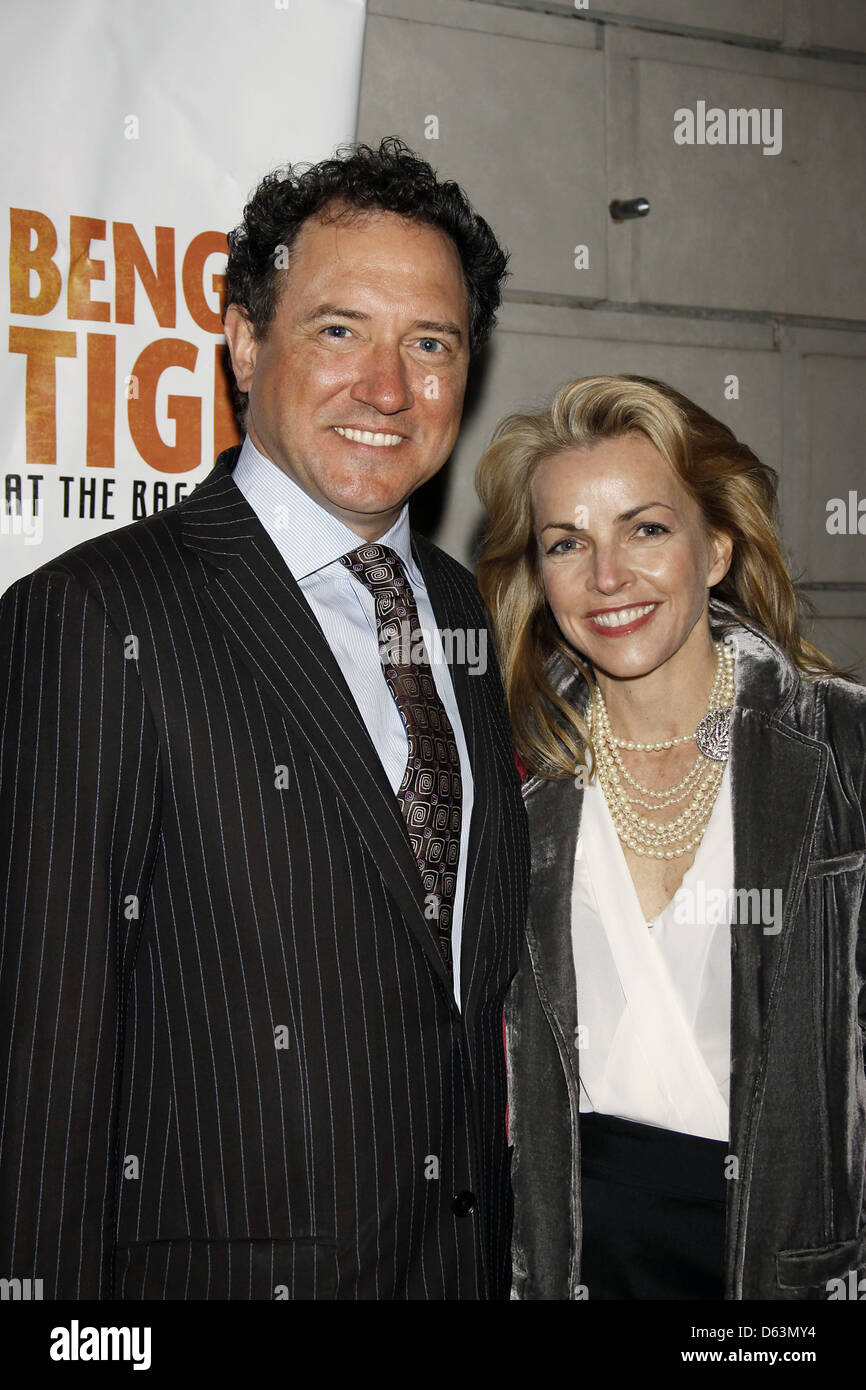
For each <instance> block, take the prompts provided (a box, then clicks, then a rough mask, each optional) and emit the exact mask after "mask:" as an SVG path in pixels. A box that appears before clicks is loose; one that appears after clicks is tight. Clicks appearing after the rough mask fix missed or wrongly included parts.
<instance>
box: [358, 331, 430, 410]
mask: <svg viewBox="0 0 866 1390" xmlns="http://www.w3.org/2000/svg"><path fill="white" fill-rule="evenodd" d="M349 395H350V396H351V398H352V400H353V401H357V402H358V404H359V405H369V406H372V408H373V409H374V410H378V412H379V414H380V415H395V414H396V413H397V412H398V411H400V410H411V408H412V406H413V405H414V404H415V396H414V394H413V392H412V389H411V387H410V385H409V373H408V370H407V364H406V362H405V361H404V360H403V357H402V355H401V353H400V349H399V348H398V347H385V346H380V347H375V346H371V348H370V351H369V353H367V354H365V356H364V361H363V366H361V368H360V370H359V372H358V376H357V379H356V381H355V383H354V385H353V386H352V389H351V391H350V392H349Z"/></svg>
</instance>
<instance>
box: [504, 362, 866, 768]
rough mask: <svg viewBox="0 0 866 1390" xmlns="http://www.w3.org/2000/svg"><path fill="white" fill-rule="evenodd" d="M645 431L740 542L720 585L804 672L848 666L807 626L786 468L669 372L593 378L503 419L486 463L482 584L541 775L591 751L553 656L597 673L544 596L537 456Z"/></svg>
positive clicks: (510, 692) (710, 514) (714, 524)
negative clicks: (557, 681) (552, 674)
mask: <svg viewBox="0 0 866 1390" xmlns="http://www.w3.org/2000/svg"><path fill="white" fill-rule="evenodd" d="M636 433H638V434H643V435H645V436H646V438H647V439H649V441H650V443H652V444H653V445H654V446H655V448H656V449H658V451H659V453H660V454H661V455H662V457H663V458H664V459H666V460H667V462H668V463H669V464H670V466H671V468H673V470H674V472H675V473H676V474H677V476H678V478H679V480H680V482H681V483H682V484H683V486H684V487H685V489H686V491H687V492H688V493H689V494H690V496H691V497H693V498H694V500H695V501H696V502H697V503H698V506H699V507H700V509H701V514H702V516H703V520H704V524H705V526H706V528H707V530H715V531H721V532H723V533H724V534H726V535H728V536H730V537H731V539H732V540H733V543H734V544H733V553H732V557H731V564H730V568H729V570H728V573H727V574H726V575H725V577H724V579H722V580H721V581H720V582H719V583H718V584H717V585H715V586H714V589H713V596H714V597H716V598H719V599H722V600H723V601H724V602H725V603H727V604H728V605H729V606H730V608H732V609H733V610H734V612H735V614H736V615H737V616H739V617H741V618H744V619H745V620H746V621H748V622H751V623H753V624H754V625H755V626H757V627H760V628H762V629H763V631H764V632H766V633H768V635H769V636H770V637H772V638H773V639H774V640H775V641H776V642H777V643H778V644H779V646H780V647H782V648H783V649H784V650H785V651H786V652H787V653H788V654H789V655H790V657H791V658H792V660H793V661H794V663H795V664H796V666H797V668H798V669H799V670H800V671H801V673H802V674H803V675H804V676H807V677H809V678H811V679H815V678H817V677H820V676H839V675H846V674H848V673H846V672H844V671H842V670H840V668H839V667H837V666H835V665H834V664H833V662H832V661H830V660H829V658H828V657H826V656H825V655H824V654H823V652H820V651H819V650H818V648H817V647H814V646H813V645H812V643H811V642H809V641H807V639H806V638H805V637H804V636H803V633H802V626H803V621H804V617H805V616H806V612H807V610H806V605H805V603H804V601H803V599H802V597H801V595H800V594H799V593H798V591H797V589H796V587H795V585H794V583H793V580H792V579H791V576H790V574H789V572H788V567H787V565H786V563H785V559H784V555H783V552H782V546H781V542H780V539H779V533H778V530H777V526H776V492H777V475H776V472H775V470H774V469H772V468H770V467H769V465H768V464H765V463H761V461H760V459H758V458H757V457H756V455H755V454H754V453H753V452H752V450H751V449H750V448H749V447H748V445H746V444H741V443H740V441H739V440H738V439H737V438H736V436H735V435H734V434H733V433H732V431H731V430H729V429H728V427H727V425H723V424H722V423H721V421H719V420H716V419H714V417H713V416H712V415H710V414H708V413H707V411H705V410H702V409H701V407H700V406H698V405H695V403H694V402H693V401H690V400H689V399H688V398H687V397H686V396H683V395H681V394H680V392H679V391H675V390H674V389H673V388H672V387H671V386H667V385H666V384H665V383H664V382H661V381H655V380H653V379H652V378H651V377H641V376H589V377H581V378H580V379H579V380H577V381H572V382H570V383H569V384H568V385H567V386H563V387H562V388H561V390H559V391H558V392H557V393H556V395H555V396H554V398H553V400H552V402H551V404H550V406H549V408H548V409H546V410H541V411H539V412H538V413H536V414H514V415H508V416H506V418H505V419H504V420H502V421H500V423H499V425H497V427H496V429H495V431H494V433H493V438H492V440H491V442H490V445H489V447H488V448H487V449H486V450H485V452H484V454H483V456H482V458H481V460H480V462H479V464H478V471H477V475H476V487H477V490H478V495H479V497H480V498H481V501H482V502H483V504H484V506H485V508H486V509H487V512H488V515H489V518H490V524H489V528H488V531H487V535H486V539H485V541H484V546H483V549H482V553H481V559H480V561H479V565H478V584H479V587H480V589H481V593H482V595H483V597H484V600H485V602H486V604H487V606H488V608H489V609H490V612H491V615H492V617H493V623H494V628H495V631H496V641H497V647H498V649H499V655H500V661H501V665H502V671H503V679H504V683H505V693H506V697H507V700H508V708H509V711H510V714H511V722H512V728H513V732H514V742H515V747H516V749H517V752H518V754H519V755H520V757H521V758H522V760H523V761H524V763H526V765H527V767H528V768H529V770H530V772H533V773H536V774H537V775H539V776H543V777H568V776H574V774H575V772H577V771H578V770H579V769H581V768H584V769H587V768H589V767H590V765H591V760H592V745H591V742H590V739H589V733H588V730H587V727H586V724H585V723H584V720H583V719H582V718H581V715H580V713H579V711H577V710H576V709H574V708H573V706H572V705H571V704H569V703H568V702H567V701H566V700H564V699H563V698H562V697H561V696H560V695H558V694H557V692H556V691H555V690H554V688H553V685H552V684H551V682H550V681H549V680H548V679H547V678H546V675H545V668H546V666H547V664H548V661H549V658H550V657H551V656H552V655H553V654H554V652H557V651H558V652H560V653H562V655H563V656H564V657H565V659H566V661H567V662H569V663H570V664H571V666H572V667H574V668H575V669H576V670H577V671H579V672H580V673H581V674H582V675H583V676H584V677H585V678H586V680H587V681H590V680H591V674H592V673H591V668H590V667H589V665H588V663H587V662H586V660H585V659H582V658H581V655H580V653H579V652H576V651H575V649H574V648H573V647H571V646H570V645H569V643H568V642H566V641H565V639H564V638H563V636H562V634H561V633H560V631H559V628H558V627H557V624H556V621H555V619H554V617H553V614H552V613H551V611H550V607H549V605H548V603H547V600H546V598H545V594H544V587H543V583H542V579H541V570H540V565H539V558H538V546H537V542H536V539H535V534H534V531H533V519H532V508H531V496H530V484H531V482H532V477H533V474H534V473H535V470H536V468H537V467H538V465H539V464H540V463H541V462H542V461H544V460H546V459H549V458H551V457H552V456H553V455H555V454H560V453H562V452H563V451H565V450H569V449H591V448H592V447H593V446H594V445H596V444H598V443H600V442H601V441H602V440H605V439H617V438H620V437H622V436H624V435H629V434H636Z"/></svg>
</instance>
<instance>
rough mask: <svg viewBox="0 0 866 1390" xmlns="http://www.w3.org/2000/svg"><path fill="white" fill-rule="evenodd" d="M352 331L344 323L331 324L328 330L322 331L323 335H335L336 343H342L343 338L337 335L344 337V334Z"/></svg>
mask: <svg viewBox="0 0 866 1390" xmlns="http://www.w3.org/2000/svg"><path fill="white" fill-rule="evenodd" d="M351 331H352V330H351V329H350V328H347V327H346V325H345V324H344V323H329V324H328V326H327V328H323V329H322V332H323V333H327V334H334V335H335V341H336V342H340V341H341V338H339V337H336V335H337V334H341V335H342V334H343V333H351Z"/></svg>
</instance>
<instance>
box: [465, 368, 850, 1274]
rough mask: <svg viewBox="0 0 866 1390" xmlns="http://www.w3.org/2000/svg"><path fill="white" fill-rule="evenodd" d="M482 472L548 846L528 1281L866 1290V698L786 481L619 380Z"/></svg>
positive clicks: (521, 1001)
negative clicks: (789, 561)
mask: <svg viewBox="0 0 866 1390" xmlns="http://www.w3.org/2000/svg"><path fill="white" fill-rule="evenodd" d="M478 488H479V493H480V496H481V499H482V501H483V502H484V504H485V506H486V507H487V510H488V512H489V515H490V527H489V532H488V537H487V540H486V543H485V547H484V551H483V555H482V559H481V563H480V567H479V583H480V585H481V589H482V592H483V594H484V597H485V599H486V602H487V604H488V606H489V608H490V610H491V612H492V614H493V617H494V621H495V624H496V628H497V633H498V640H499V646H500V650H501V657H502V663H503V668H504V674H505V683H506V689H507V693H508V698H509V705H510V710H511V716H512V722H513V728H514V738H515V744H516V748H517V752H518V754H519V757H520V759H521V760H522V762H523V763H524V764H525V766H526V772H527V776H526V780H525V781H524V797H525V802H526V808H527V811H528V814H529V819H530V828H531V833H532V837H533V887H532V897H531V909H530V918H529V922H528V925H527V944H526V951H525V953H524V957H523V961H522V963H521V968H520V970H519V972H518V976H517V977H516V979H515V982H514V985H513V988H512V992H511V996H510V998H509V1002H508V1007H507V1011H506V1034H507V1045H508V1052H509V1083H510V1102H509V1139H510V1142H511V1144H512V1145H513V1149H512V1182H513V1186H514V1193H515V1226H514V1246H513V1250H514V1257H513V1258H514V1290H513V1292H514V1296H516V1297H518V1298H528V1299H535V1298H542V1299H548V1298H557V1299H558V1298H586V1297H589V1298H602V1299H605V1298H607V1299H625V1298H707V1299H712V1298H722V1297H724V1298H733V1299H739V1298H762V1299H785V1298H787V1299H807V1298H828V1297H829V1298H833V1297H853V1296H856V1293H855V1292H852V1291H854V1290H856V1285H857V1280H858V1278H862V1277H863V1276H864V1275H866V1268H864V1266H866V1217H864V1188H866V1076H864V1021H866V989H864V974H866V916H864V908H863V897H864V894H863V889H864V862H866V861H864V852H866V832H864V815H863V806H864V785H863V783H864V768H866V732H864V725H866V720H864V716H866V691H864V690H863V688H862V687H861V686H859V685H857V684H855V683H854V682H853V681H850V680H847V679H845V678H843V676H842V673H840V672H839V671H838V670H837V668H836V667H834V666H833V664H832V663H831V662H830V661H829V660H828V659H827V658H826V657H825V656H823V655H822V654H821V653H820V652H819V651H818V650H817V649H816V648H815V647H813V646H812V645H811V644H810V643H809V642H808V641H806V640H805V638H804V637H803V636H802V634H801V630H800V615H799V611H798V601H797V596H796V593H795V590H794V587H793V584H792V582H791V579H790V576H789V574H788V572H787V569H786V567H785V563H784V560H783V557H782V551H781V547H780V543H779V539H778V535H777V532H776V529H775V526H774V523H773V513H774V505H775V474H774V473H773V471H772V470H771V469H770V468H768V467H767V466H765V465H764V464H762V463H761V462H760V461H759V460H758V459H757V458H756V457H755V455H754V454H753V453H752V451H751V450H750V449H748V448H747V447H746V446H745V445H743V444H741V443H739V442H738V441H737V440H736V438H735V437H734V435H733V434H732V433H731V431H730V430H729V429H727V428H726V427H725V426H724V425H722V424H721V423H719V421H717V420H715V419H713V418H712V417H711V416H710V415H708V414H707V413H706V412H705V411H703V410H701V409H700V408H699V407H698V406H696V405H694V404H693V403H692V402H691V401H689V400H687V399H686V398H685V397H684V396H682V395H680V394H679V393H678V392H677V391H674V390H672V389H671V388H670V387H668V386H665V385H663V384H662V383H660V382H657V381H652V380H649V379H646V378H642V377H611V376H597V377H588V378H584V379H582V380H579V381H575V382H573V383H572V384H570V385H568V386H566V387H564V388H563V389H562V390H561V391H559V393H558V394H557V396H556V397H555V399H554V401H553V403H552V405H551V407H550V409H549V410H545V411H543V412H541V413H540V414H535V415H513V416H511V417H509V418H508V419H506V420H504V421H503V422H502V423H501V424H500V426H499V427H498V429H497V430H496V432H495V434H494V437H493V442H492V443H491V445H490V448H489V449H488V450H487V451H486V453H485V455H484V457H483V458H482V460H481V463H480V465H479V475H478ZM862 1293H866V1283H864V1284H863V1285H862V1286H861V1296H862Z"/></svg>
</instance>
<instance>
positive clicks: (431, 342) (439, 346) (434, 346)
mask: <svg viewBox="0 0 866 1390" xmlns="http://www.w3.org/2000/svg"><path fill="white" fill-rule="evenodd" d="M418 346H419V348H421V349H422V351H424V352H433V353H435V352H437V351H438V350H441V351H443V352H444V351H445V344H444V343H441V342H440V341H439V339H438V338H419V340H418Z"/></svg>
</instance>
